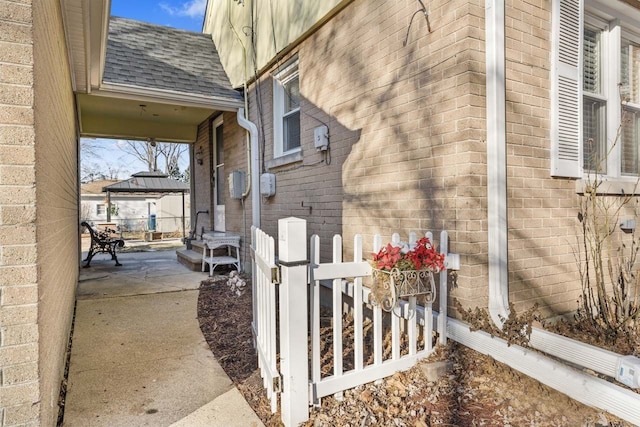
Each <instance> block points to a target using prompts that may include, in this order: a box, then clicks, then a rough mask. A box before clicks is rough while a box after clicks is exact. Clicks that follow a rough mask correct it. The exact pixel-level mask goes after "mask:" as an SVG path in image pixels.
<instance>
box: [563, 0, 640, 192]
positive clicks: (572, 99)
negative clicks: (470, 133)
mask: <svg viewBox="0 0 640 427" xmlns="http://www.w3.org/2000/svg"><path fill="white" fill-rule="evenodd" d="M598 4H600V3H599V2H597V1H590V2H589V7H588V8H587V10H585V7H584V4H583V0H554V1H553V22H552V28H553V32H554V33H553V35H552V40H553V56H552V113H551V119H552V125H551V140H552V157H551V159H552V160H551V175H553V176H561V177H572V178H582V177H583V176H584V174H587V173H593V172H597V173H599V174H602V175H603V177H606V179H607V180H609V181H611V180H619V181H625V179H626V178H627V177H629V178H630V179H635V178H636V177H637V176H638V175H640V28H637V27H634V26H633V25H632V24H631V22H632V21H631V19H636V20H637V19H638V18H640V10H636V11H632V12H629V11H628V10H623V9H616V8H611V7H609V6H610V5H611V2H607V3H604V2H603V3H602V4H603V5H604V6H603V7H602V8H601V9H602V10H600V9H599V8H598ZM605 6H606V7H605ZM630 13H631V14H636V16H633V17H630V16H629V14H630ZM633 22H637V21H633Z"/></svg>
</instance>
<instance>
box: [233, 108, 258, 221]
mask: <svg viewBox="0 0 640 427" xmlns="http://www.w3.org/2000/svg"><path fill="white" fill-rule="evenodd" d="M244 114H245V112H244V108H239V109H238V124H239V125H240V127H242V128H243V129H245V130H246V131H247V132H248V134H249V139H250V141H251V145H250V147H251V148H250V150H249V154H250V157H251V165H250V168H249V171H250V177H251V182H250V183H249V186H250V187H253V191H252V192H251V218H252V224H253V226H254V227H258V228H259V227H260V192H259V191H258V188H260V173H259V172H260V170H259V167H260V162H259V157H260V156H259V153H258V128H257V126H256V125H255V123H253V122H251V121H249V120H247V119H246V118H245V117H244ZM247 191H248V189H247Z"/></svg>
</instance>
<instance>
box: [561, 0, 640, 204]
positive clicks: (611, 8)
mask: <svg viewBox="0 0 640 427" xmlns="http://www.w3.org/2000/svg"><path fill="white" fill-rule="evenodd" d="M561 2H563V0H555V1H554V16H553V18H554V23H553V26H554V32H555V34H556V35H557V34H558V33H557V31H558V25H559V24H558V11H559V9H558V7H559V6H558V5H559V4H560V3H561ZM575 2H576V3H578V4H581V5H582V0H575ZM571 3H573V2H570V1H567V4H571ZM581 9H582V10H581V13H580V15H581V16H582V19H581V22H580V31H581V35H580V37H581V38H580V46H579V55H580V61H579V64H580V65H579V69H578V70H576V71H577V76H576V77H578V82H579V90H578V95H579V101H580V106H579V108H578V116H579V126H580V131H579V135H580V137H579V143H580V147H579V152H580V155H579V165H577V168H576V167H574V166H570V165H568V164H563V162H564V159H563V158H562V157H559V150H560V151H562V148H563V147H560V148H558V144H559V143H560V144H562V142H558V131H557V130H555V129H557V120H556V119H554V117H558V108H559V107H558V97H559V95H558V94H559V92H561V89H558V86H557V79H558V75H563V73H564V75H566V71H565V70H566V67H565V65H563V64H558V62H557V58H558V57H557V52H558V41H557V37H555V36H554V37H553V38H552V39H553V44H554V52H555V53H554V55H553V58H554V59H553V61H552V74H553V76H554V77H553V79H554V81H553V83H552V84H553V86H552V87H553V89H552V116H551V118H552V122H553V124H552V129H551V139H552V143H553V145H552V162H551V163H552V168H551V175H552V176H560V177H562V176H564V177H572V178H579V179H578V181H577V183H576V189H577V191H578V192H582V191H583V190H584V188H585V186H586V185H587V184H588V181H590V180H592V179H593V176H589V175H590V174H591V175H592V174H593V171H588V170H583V167H582V165H583V162H584V159H583V146H582V144H584V142H583V141H582V139H583V138H582V126H583V111H582V102H583V99H584V97H585V96H587V97H592V98H597V99H601V100H604V101H606V120H605V121H606V123H605V127H606V140H607V165H606V173H604V174H602V175H600V179H601V180H602V184H601V185H600V187H599V188H598V191H599V192H602V193H609V194H620V193H621V192H624V193H626V194H630V193H633V192H635V193H640V188H636V183H637V181H638V177H639V176H640V174H638V175H624V174H622V172H621V170H622V164H621V156H622V149H621V146H622V143H621V142H617V143H616V141H617V140H618V139H619V136H618V132H619V129H620V124H621V120H622V105H621V102H620V97H619V93H620V92H619V87H618V84H619V82H620V66H621V64H620V62H621V48H622V46H621V43H622V39H623V38H624V39H628V40H631V41H633V42H640V10H637V9H635V8H632V7H630V6H628V5H625V4H624V3H622V2H619V1H614V2H611V0H602V1H601V0H584V6H582V7H581ZM583 26H584V27H595V28H599V29H601V30H602V62H603V68H602V79H603V86H602V93H601V94H600V95H601V96H597V97H594V96H593V94H586V93H583V90H582V78H583V69H582V67H583V65H582V61H583V59H582V43H583V42H584V32H583V30H582V27H583ZM560 44H562V43H560ZM563 67H564V68H563ZM625 106H626V105H625ZM628 106H629V107H631V108H633V109H636V110H640V105H638V104H628ZM565 135H566V134H565ZM638 143H639V144H640V141H639V142H638ZM574 159H575V157H574ZM576 160H577V159H576Z"/></svg>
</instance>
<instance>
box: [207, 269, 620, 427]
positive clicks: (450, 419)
mask: <svg viewBox="0 0 640 427" xmlns="http://www.w3.org/2000/svg"><path fill="white" fill-rule="evenodd" d="M251 303H252V298H251V289H250V282H249V284H248V286H247V287H246V288H245V290H244V292H243V293H241V295H238V293H237V292H236V291H235V290H234V291H232V290H231V289H230V287H229V286H228V285H227V277H226V276H216V277H213V278H212V279H209V280H205V281H203V282H202V284H201V286H200V295H199V298H198V319H199V321H200V327H201V329H202V332H203V334H204V336H205V338H206V340H207V342H208V343H209V346H210V347H211V350H212V352H213V354H214V356H215V357H216V359H217V360H218V361H219V362H220V364H221V365H222V367H223V369H224V370H225V372H226V373H227V374H228V375H229V377H230V378H231V380H232V381H233V382H234V383H235V384H236V386H237V387H238V389H239V390H240V392H241V393H242V394H243V395H244V397H245V399H246V400H247V402H248V403H249V405H251V407H252V408H253V410H254V411H255V412H256V414H257V415H258V416H259V417H260V418H261V419H262V421H263V422H264V424H265V425H267V426H280V425H282V424H281V423H280V414H279V413H276V414H271V410H270V404H269V401H268V400H267V397H266V393H265V391H264V389H263V383H262V379H261V378H260V374H259V370H258V369H257V363H256V354H255V351H254V349H253V344H252V334H251V317H252V309H251ZM323 326H325V325H323ZM325 327H329V326H328V325H327V326H325ZM327 332H329V330H327ZM321 336H323V334H321ZM329 337H330V334H328V333H327V338H329ZM347 343H348V340H345V347H346V348H345V352H346V353H349V352H350V351H351V352H352V349H349V348H348V345H346V344H347ZM328 344H329V343H328V342H327V343H323V345H328ZM350 354H352V353H350ZM429 360H430V361H433V360H448V361H450V363H449V368H448V369H447V372H446V374H445V375H443V376H441V377H440V378H439V379H438V380H436V381H429V380H428V379H427V377H426V375H425V373H424V370H423V363H425V362H422V363H420V364H418V365H417V366H416V367H414V368H413V369H411V370H409V371H406V372H399V373H396V374H395V375H393V376H391V377H388V378H386V379H384V380H381V381H376V382H374V383H369V384H365V385H362V386H359V387H356V388H354V389H351V390H347V391H345V392H344V393H343V394H342V397H340V396H337V397H325V398H323V399H322V405H321V407H319V408H313V409H312V411H311V415H310V420H309V421H308V422H307V423H305V426H314V427H321V426H327V427H329V426H331V427H333V426H354V427H356V426H358V427H362V426H415V427H427V426H432V425H433V426H435V425H440V426H508V425H510V426H525V425H526V426H594V427H596V426H621V427H622V426H628V425H630V424H627V423H625V422H623V421H621V420H619V419H617V418H615V417H613V416H611V415H609V414H606V413H603V412H602V411H598V410H596V409H593V408H590V407H587V406H585V405H582V404H580V403H578V402H576V401H574V400H572V399H570V398H569V397H567V396H565V395H563V394H561V393H559V392H557V391H555V390H553V389H551V388H549V387H546V386H544V385H542V384H540V383H539V382H537V381H535V380H533V379H531V378H529V377H527V376H525V375H522V374H520V373H519V372H517V371H514V370H512V369H510V368H509V367H508V366H506V365H503V364H501V363H499V362H496V361H495V360H493V359H492V358H490V357H487V356H484V355H482V354H479V353H477V352H475V351H473V350H471V349H468V348H466V347H463V346H458V345H455V344H449V345H448V346H446V347H444V348H443V347H440V348H438V349H437V351H436V352H435V354H434V355H432V356H431V357H430V358H429Z"/></svg>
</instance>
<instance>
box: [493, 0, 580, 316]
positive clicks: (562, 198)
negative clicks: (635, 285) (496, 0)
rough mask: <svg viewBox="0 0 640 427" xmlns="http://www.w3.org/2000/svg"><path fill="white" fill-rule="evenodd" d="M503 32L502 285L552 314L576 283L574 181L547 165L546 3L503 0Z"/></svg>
mask: <svg viewBox="0 0 640 427" xmlns="http://www.w3.org/2000/svg"><path fill="white" fill-rule="evenodd" d="M525 17H526V19H524V18H525ZM505 32H506V68H507V73H506V87H507V105H506V108H507V144H508V145H507V191H508V204H509V217H508V221H509V293H510V297H511V300H512V301H513V302H514V303H516V309H519V310H522V309H524V308H526V307H529V306H531V305H532V304H533V303H535V302H538V303H539V304H540V305H541V306H542V308H543V313H544V314H547V315H553V314H556V313H563V312H566V311H569V310H575V309H576V308H577V306H576V298H577V295H578V291H579V289H580V286H579V282H578V276H577V269H576V262H575V258H574V251H575V250H576V249H577V241H576V235H577V234H576V233H577V227H576V226H577V224H578V223H577V220H576V218H577V213H578V204H579V201H578V195H577V194H576V186H575V182H574V181H572V180H564V179H554V178H551V177H550V172H549V171H550V140H549V133H550V132H549V126H550V108H551V104H550V74H549V73H550V67H551V64H550V62H549V61H550V53H549V52H550V49H551V40H550V35H551V11H550V4H549V3H548V2H541V1H534V2H519V1H508V2H507V5H506V28H505Z"/></svg>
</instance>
